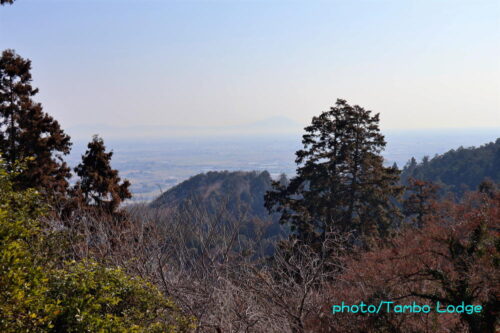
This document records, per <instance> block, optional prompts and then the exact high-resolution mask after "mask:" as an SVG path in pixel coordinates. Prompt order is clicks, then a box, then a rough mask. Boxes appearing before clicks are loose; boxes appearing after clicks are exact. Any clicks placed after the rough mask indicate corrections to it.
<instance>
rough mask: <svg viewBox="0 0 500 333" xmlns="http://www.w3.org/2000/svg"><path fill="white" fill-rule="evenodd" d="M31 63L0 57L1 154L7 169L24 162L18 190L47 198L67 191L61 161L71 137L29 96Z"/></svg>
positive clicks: (14, 56) (12, 54)
mask: <svg viewBox="0 0 500 333" xmlns="http://www.w3.org/2000/svg"><path fill="white" fill-rule="evenodd" d="M30 70H31V61H30V60H27V59H23V58H21V57H20V56H19V55H17V54H16V53H15V52H14V51H13V50H5V51H3V53H2V56H1V58H0V153H1V154H2V157H3V158H4V159H5V161H6V162H7V163H8V166H9V167H10V168H13V166H14V164H15V163H17V162H18V161H25V163H26V166H25V170H24V171H23V173H21V174H20V175H19V177H17V179H16V183H17V184H16V185H17V186H18V187H20V188H21V189H26V188H37V189H39V190H41V191H42V192H44V193H46V194H48V195H50V196H53V195H55V196H63V195H64V194H65V193H66V191H67V189H68V179H69V178H70V177H71V173H70V168H69V167H68V166H67V165H66V163H65V162H64V161H63V156H64V155H67V154H68V153H69V152H70V149H71V142H70V137H69V136H68V135H66V134H65V133H64V131H63V130H62V129H61V127H60V126H59V123H58V122H57V121H56V120H54V119H53V118H52V117H51V116H49V115H48V114H46V113H45V112H43V109H42V105H41V104H40V103H35V102H34V101H33V100H32V97H33V96H34V95H36V94H37V93H38V89H34V88H33V87H32V86H31V73H30Z"/></svg>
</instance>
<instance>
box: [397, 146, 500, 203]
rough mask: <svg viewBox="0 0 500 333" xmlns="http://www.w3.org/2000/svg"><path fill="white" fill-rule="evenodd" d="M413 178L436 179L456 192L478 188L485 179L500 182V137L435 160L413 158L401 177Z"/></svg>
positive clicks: (451, 152) (449, 153)
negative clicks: (418, 161)
mask: <svg viewBox="0 0 500 333" xmlns="http://www.w3.org/2000/svg"><path fill="white" fill-rule="evenodd" d="M410 178H415V179H420V180H425V181H429V182H434V183H436V184H437V185H440V186H441V187H442V188H443V189H444V190H445V191H452V192H454V193H456V194H463V193H464V192H465V191H468V190H475V189H477V188H478V186H479V184H480V183H481V182H482V181H483V180H485V179H489V180H491V181H493V182H495V183H497V184H499V183H500V138H499V139H497V140H496V141H495V142H490V143H487V144H485V145H482V146H480V147H470V148H464V147H460V148H458V149H454V150H450V151H449V152H447V153H444V154H442V155H437V156H435V157H433V158H431V159H429V158H427V157H424V159H423V160H422V161H421V162H420V163H417V161H416V160H415V159H411V160H410V161H409V162H408V163H407V164H406V166H405V167H404V168H403V172H402V174H401V180H402V181H403V183H405V184H407V183H408V180H409V179H410Z"/></svg>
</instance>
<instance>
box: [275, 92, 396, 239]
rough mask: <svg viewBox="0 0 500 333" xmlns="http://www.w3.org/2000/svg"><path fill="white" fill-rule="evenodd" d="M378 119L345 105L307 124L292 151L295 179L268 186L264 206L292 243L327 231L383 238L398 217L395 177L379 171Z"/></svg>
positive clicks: (387, 170)
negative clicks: (275, 214) (291, 237)
mask: <svg viewBox="0 0 500 333" xmlns="http://www.w3.org/2000/svg"><path fill="white" fill-rule="evenodd" d="M378 123H379V115H378V114H375V115H372V113H371V111H368V110H365V109H364V108H362V107H360V106H358V105H354V106H351V105H349V104H348V103H347V102H346V101H345V100H341V99H339V100H337V103H336V104H335V106H334V107H331V109H330V110H329V111H326V112H323V113H322V114H321V115H319V116H317V117H314V118H313V119H312V124H311V125H310V126H308V127H306V128H305V131H306V134H304V135H303V137H302V143H303V145H304V149H302V150H299V151H297V153H296V155H297V158H296V163H297V165H298V168H297V176H296V177H294V178H292V179H291V180H290V183H289V184H288V185H282V184H280V183H279V182H275V183H274V191H271V192H268V194H267V197H266V206H267V208H268V209H270V210H273V211H274V210H275V211H278V212H280V213H281V222H282V223H288V224H290V225H291V229H292V232H294V234H295V236H296V237H297V238H298V239H301V240H304V241H306V242H312V243H314V242H316V241H319V240H321V239H324V238H325V234H326V233H328V232H331V231H340V232H352V233H354V234H355V235H357V236H361V235H365V236H366V235H370V234H371V235H374V234H377V235H383V234H386V233H387V231H388V229H389V227H390V225H391V224H392V223H393V221H394V220H395V217H396V216H398V214H399V213H398V209H397V207H396V205H395V204H394V201H393V199H394V198H396V197H398V196H399V195H400V193H401V190H402V189H401V187H400V186H398V185H397V183H398V180H399V171H398V170H397V169H396V168H392V167H384V165H383V158H382V156H381V155H380V153H381V151H382V150H383V149H384V147H385V144H386V142H385V140H384V136H383V135H382V134H381V133H380V130H379V127H378Z"/></svg>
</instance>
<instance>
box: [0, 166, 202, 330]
mask: <svg viewBox="0 0 500 333" xmlns="http://www.w3.org/2000/svg"><path fill="white" fill-rule="evenodd" d="M15 175H16V174H13V173H9V172H7V171H6V166H5V164H4V163H3V162H0V331H1V332H7V333H8V332H181V331H188V330H189V329H190V327H192V325H193V323H192V321H191V320H190V319H189V318H185V317H183V316H182V315H181V314H180V312H179V310H178V309H177V308H176V307H175V305H174V304H173V303H172V302H171V301H169V300H168V299H166V298H164V297H163V296H162V294H161V293H160V292H159V291H158V289H156V288H155V287H153V286H152V285H150V284H148V283H146V282H145V281H143V280H141V279H139V278H134V277H130V276H128V275H127V274H125V273H124V272H123V271H122V270H120V269H119V268H107V267H104V266H102V265H101V264H97V263H95V262H92V261H84V262H79V263H78V262H70V263H65V262H59V261H58V257H56V259H54V258H51V257H48V256H47V254H48V253H50V251H47V249H45V248H44V246H45V245H46V243H45V242H44V241H45V238H44V237H43V236H42V235H43V233H42V230H41V226H40V224H39V222H38V218H39V217H40V214H42V212H43V207H42V203H41V201H40V195H39V194H38V193H37V192H36V191H35V190H32V189H28V190H25V191H15V189H14V187H13V183H12V178H13V177H15Z"/></svg>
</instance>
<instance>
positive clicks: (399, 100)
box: [0, 0, 500, 134]
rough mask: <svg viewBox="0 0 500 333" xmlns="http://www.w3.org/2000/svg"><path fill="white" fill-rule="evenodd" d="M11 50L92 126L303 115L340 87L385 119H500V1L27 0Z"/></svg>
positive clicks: (77, 120) (494, 122) (49, 93)
mask: <svg viewBox="0 0 500 333" xmlns="http://www.w3.org/2000/svg"><path fill="white" fill-rule="evenodd" d="M6 48H10V49H14V50H15V51H16V52H17V53H18V54H19V55H21V56H22V57H25V58H29V59H31V60H32V66H33V70H32V73H33V78H34V80H33V84H34V85H35V86H36V87H38V88H39V89H40V93H39V94H38V95H37V96H36V97H35V99H36V100H37V101H39V102H41V103H42V104H43V106H44V110H45V111H46V112H48V113H49V114H51V115H52V116H54V117H55V118H56V119H57V120H59V122H60V123H61V124H62V126H63V128H73V129H74V128H85V129H87V128H88V129H89V134H90V132H91V131H92V127H93V126H97V125H96V124H99V126H111V127H113V126H118V127H135V128H139V129H140V131H144V134H147V133H146V132H147V131H148V126H156V127H162V126H165V127H168V128H174V127H176V126H181V127H189V128H191V127H194V128H196V127H199V128H202V127H214V126H215V127H217V128H220V127H224V126H238V125H241V124H245V123H253V122H259V121H263V120H265V119H267V118H273V119H279V117H286V118H289V119H290V120H292V121H294V122H296V123H298V124H300V125H307V124H308V123H309V122H310V120H311V117H313V116H315V115H318V114H320V113H321V112H322V111H325V110H327V109H328V108H329V107H330V106H331V105H333V104H334V103H335V100H336V99H337V98H342V99H346V100H347V101H348V102H349V103H351V104H358V105H361V106H363V107H365V108H366V109H370V110H373V111H374V112H377V113H378V112H380V114H381V126H382V128H386V129H422V128H465V127H468V128H470V127H475V128H481V127H490V128H491V127H500V1H497V0H494V1H481V0H470V1H460V0H449V1H445V0H442V1H440V0H433V1H430V0H429V1H425V0H421V1H411V0H396V1H383V0H380V1H375V0H372V1H356V0H345V1H314V0H307V1H273V0H269V1H238V0H233V1H197V2H195V1H160V0H141V1H132V0H17V1H16V2H15V3H14V5H12V6H3V7H0V49H6ZM271 131H272V129H271ZM70 134H71V133H70Z"/></svg>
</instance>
